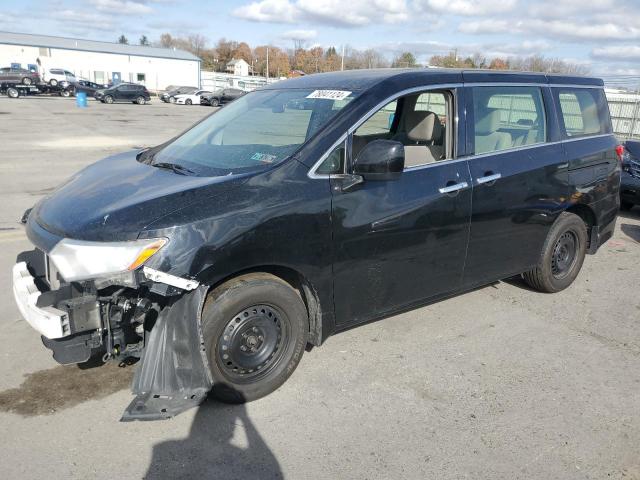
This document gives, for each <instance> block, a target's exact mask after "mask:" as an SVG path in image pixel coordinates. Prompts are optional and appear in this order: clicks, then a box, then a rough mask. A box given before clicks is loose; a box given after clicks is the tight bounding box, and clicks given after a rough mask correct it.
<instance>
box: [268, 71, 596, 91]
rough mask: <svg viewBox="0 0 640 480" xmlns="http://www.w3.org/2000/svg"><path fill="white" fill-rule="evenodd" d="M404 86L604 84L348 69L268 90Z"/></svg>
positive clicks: (549, 77)
mask: <svg viewBox="0 0 640 480" xmlns="http://www.w3.org/2000/svg"><path fill="white" fill-rule="evenodd" d="M385 81H388V82H394V83H402V84H404V85H410V84H413V85H429V84H430V83H431V84H436V83H438V84H443V83H462V82H466V83H474V82H483V83H487V82H497V83H502V82H507V83H508V82H514V83H515V82H517V83H540V84H556V85H558V84H565V85H566V84H571V85H593V86H598V87H601V86H603V85H604V83H603V82H602V80H601V79H599V78H590V77H580V76H569V75H553V74H545V73H539V72H514V71H501V70H464V69H448V68H380V69H371V70H345V71H343V72H330V73H314V74H312V75H305V76H302V77H297V78H291V79H289V80H284V81H282V82H277V83H273V84H270V85H268V86H266V87H264V88H266V89H280V88H283V87H284V88H312V89H321V88H338V89H344V90H350V91H361V90H367V89H369V88H371V87H373V86H374V85H377V84H379V83H381V82H385Z"/></svg>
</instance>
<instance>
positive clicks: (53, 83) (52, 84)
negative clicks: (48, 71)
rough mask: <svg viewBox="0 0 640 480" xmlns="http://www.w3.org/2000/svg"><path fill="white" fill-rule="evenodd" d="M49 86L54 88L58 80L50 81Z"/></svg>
mask: <svg viewBox="0 0 640 480" xmlns="http://www.w3.org/2000/svg"><path fill="white" fill-rule="evenodd" d="M49 85H51V86H52V87H55V86H57V85H58V80H56V79H55V78H52V79H51V80H49Z"/></svg>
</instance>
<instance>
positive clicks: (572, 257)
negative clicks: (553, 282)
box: [551, 232, 578, 278]
mask: <svg viewBox="0 0 640 480" xmlns="http://www.w3.org/2000/svg"><path fill="white" fill-rule="evenodd" d="M577 246H578V239H577V238H576V236H575V234H574V233H573V232H564V233H563V234H562V235H561V236H560V238H559V239H558V241H557V242H556V245H555V247H553V254H552V256H551V272H552V273H553V276H554V277H555V278H564V277H565V276H566V275H567V273H569V272H570V271H571V269H572V268H573V264H574V263H575V261H576V258H577V256H576V250H577Z"/></svg>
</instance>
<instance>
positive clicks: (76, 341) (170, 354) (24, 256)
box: [13, 249, 212, 421]
mask: <svg viewBox="0 0 640 480" xmlns="http://www.w3.org/2000/svg"><path fill="white" fill-rule="evenodd" d="M13 291H14V297H15V300H16V303H17V305H18V308H19V310H20V312H21V314H22V316H23V317H24V318H25V320H26V321H27V322H29V324H30V325H31V326H32V327H33V328H34V329H36V330H37V331H38V332H40V333H41V335H42V342H43V343H44V345H45V346H46V347H47V348H49V349H50V350H51V351H52V352H53V357H54V359H55V360H56V361H58V362H59V363H61V364H72V363H78V364H100V363H103V362H107V361H118V362H128V361H131V360H132V359H140V361H139V362H138V365H137V370H136V372H135V375H134V379H133V384H132V391H133V393H134V395H135V396H136V397H135V399H134V400H133V401H132V402H131V404H130V405H129V406H128V407H127V408H126V410H125V412H124V414H123V416H122V420H123V421H130V420H157V419H163V418H170V417H172V416H175V415H177V414H178V413H181V412H183V411H185V410H187V409H189V408H191V407H194V406H197V405H199V404H200V403H201V402H202V401H203V400H204V399H205V398H206V395H207V393H208V392H209V390H210V388H211V384H212V380H211V374H210V372H209V367H208V363H207V358H206V352H205V346H204V342H203V339H202V331H201V327H200V314H201V312H202V306H203V304H204V300H205V297H206V293H207V287H206V286H204V285H199V284H198V282H197V281H195V280H190V279H184V278H180V277H175V276H172V275H168V274H166V273H164V272H160V271H157V270H153V269H150V268H147V267H143V268H138V269H136V270H135V271H132V272H127V273H126V274H125V275H123V276H121V277H117V276H116V277H111V278H109V279H91V280H82V281H72V282H66V281H65V280H64V279H63V277H62V276H61V275H60V274H59V273H58V271H57V269H56V267H55V265H54V264H53V262H52V261H51V260H50V259H49V257H48V255H46V254H45V253H44V252H42V251H41V250H38V249H35V250H31V251H28V252H23V253H21V254H20V255H18V258H17V263H16V265H15V266H14V268H13Z"/></svg>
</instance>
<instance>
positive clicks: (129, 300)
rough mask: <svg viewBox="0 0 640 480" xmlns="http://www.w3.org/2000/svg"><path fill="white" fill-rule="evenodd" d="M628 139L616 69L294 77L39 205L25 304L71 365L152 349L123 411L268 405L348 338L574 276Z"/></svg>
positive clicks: (134, 415) (162, 413)
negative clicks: (609, 81)
mask: <svg viewBox="0 0 640 480" xmlns="http://www.w3.org/2000/svg"><path fill="white" fill-rule="evenodd" d="M306 100H312V102H313V105H309V104H308V103H307V102H306ZM290 102H294V103H297V102H304V104H305V109H299V108H288V107H287V105H289V104H290ZM576 115H577V116H578V118H579V119H580V120H579V121H578V120H576ZM522 119H529V120H531V121H527V122H522V121H520V120H522ZM616 148H617V141H616V139H615V137H614V135H613V134H612V127H611V120H610V118H609V111H608V107H607V101H606V98H605V95H604V89H603V82H602V81H601V80H599V79H594V78H584V77H571V76H553V75H544V74H533V73H526V74H518V73H511V74H509V75H505V74H504V73H501V72H488V71H459V70H427V69H425V70H408V71H406V70H405V71H398V70H394V69H388V70H373V71H364V70H360V71H349V72H337V73H331V74H317V75H309V76H305V77H300V78H295V79H290V80H286V81H282V82H278V83H276V84H272V85H269V86H266V87H264V88H262V89H260V90H257V91H254V92H251V93H248V94H247V95H246V96H243V97H241V98H239V99H238V100H236V101H234V102H232V103H231V104H230V105H228V106H227V107H225V108H223V109H221V110H220V111H219V112H216V113H214V114H213V115H211V116H209V117H207V118H206V119H204V120H203V121H201V122H199V123H197V124H196V125H194V126H193V127H192V128H191V129H189V130H187V131H186V132H185V133H183V134H181V135H179V136H177V137H175V138H173V139H172V140H169V141H167V142H165V143H163V144H161V145H159V146H157V147H153V148H149V149H144V150H140V151H136V152H127V153H122V154H120V155H115V156H111V157H108V158H106V159H104V160H102V161H99V162H97V163H95V164H93V165H91V166H89V167H87V168H86V169H84V170H82V171H81V172H79V173H78V174H76V175H75V176H74V177H73V178H72V181H70V182H67V183H65V184H63V185H62V186H61V187H60V188H58V189H57V190H55V191H54V192H53V193H51V194H49V195H48V196H47V197H46V198H44V199H43V200H41V201H40V202H39V203H38V204H37V205H36V206H35V207H34V208H33V210H32V211H31V212H30V213H28V214H27V220H26V233H27V237H28V238H29V239H30V241H31V242H32V243H33V244H34V245H35V247H36V248H35V249H34V250H31V251H27V252H23V253H21V254H20V255H19V256H18V259H17V263H16V265H15V266H14V267H13V289H14V294H15V298H16V300H17V303H18V306H19V308H20V311H21V312H22V315H23V316H24V317H25V318H26V319H27V321H28V322H29V323H30V324H31V325H32V326H33V327H34V328H35V329H36V330H37V331H38V332H39V333H40V334H42V335H43V341H44V344H45V346H46V347H48V348H50V349H51V350H52V351H53V356H54V358H55V359H56V360H58V361H59V362H61V363H81V362H86V361H88V360H89V359H91V358H94V357H96V356H97V358H104V359H110V358H113V359H116V360H124V359H125V358H126V357H130V356H131V357H141V360H140V362H139V363H138V366H137V368H138V369H140V370H139V371H138V372H136V376H135V380H134V384H133V391H134V393H135V394H136V398H135V399H134V400H133V402H132V403H131V405H130V406H129V407H128V408H127V410H126V412H125V415H124V419H128V420H130V419H153V418H164V417H168V416H172V415H175V414H177V413H179V412H181V411H183V410H185V409H186V408H189V407H190V406H195V405H197V404H199V403H200V402H201V401H202V400H203V399H204V398H205V397H206V396H207V393H208V392H209V391H210V390H211V392H212V395H214V396H216V397H217V398H219V399H221V400H222V401H226V402H231V403H237V402H244V401H249V400H254V399H257V398H260V397H262V396H264V395H267V394H269V393H270V392H273V391H274V390H275V389H277V388H278V387H279V386H280V385H282V384H283V382H284V381H285V380H286V379H287V378H288V377H289V376H290V375H291V374H292V372H293V371H294V370H295V368H296V366H297V365H298V362H299V361H300V358H301V356H302V354H303V353H304V351H305V348H306V347H307V345H317V346H319V345H321V344H322V343H323V342H324V341H325V340H326V339H327V338H328V337H329V336H330V335H332V334H334V333H336V332H339V331H341V330H345V329H348V328H352V327H354V326H356V325H359V324H364V323H367V322H370V321H372V320H375V319H380V318H383V317H388V316H390V315H392V314H394V313H397V312H402V311H406V310H408V309H412V308H416V307H419V306H421V305H424V304H426V303H430V302H434V301H436V300H438V299H442V298H446V297H450V296H452V295H454V294H459V293H462V292H465V291H468V290H471V289H473V288H476V287H478V286H481V285H485V284H489V283H492V282H495V281H496V280H499V279H503V278H507V277H512V276H514V275H522V276H523V278H524V280H525V281H526V282H527V284H529V285H530V286H531V287H532V288H533V289H535V290H538V291H541V292H558V291H560V290H563V289H565V288H567V287H569V286H570V285H571V284H572V282H573V281H574V279H575V278H576V277H577V275H578V273H579V272H580V269H581V267H582V263H583V260H584V257H585V254H586V253H590V254H593V253H596V252H597V250H598V248H599V247H600V246H601V245H603V244H604V243H605V242H606V241H607V240H608V239H609V238H610V237H611V235H612V232H613V230H614V226H615V221H616V216H617V213H618V209H619V205H620V198H619V184H620V163H619V160H618V158H617V153H616ZM418 367H419V366H416V368H418ZM334 374H335V375H341V372H335V373H334Z"/></svg>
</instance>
